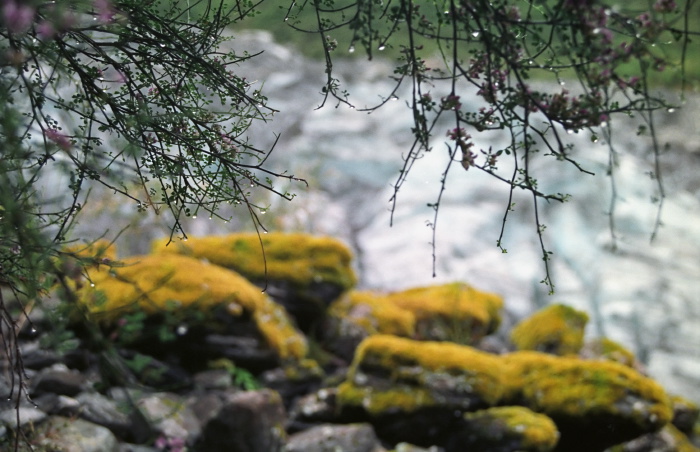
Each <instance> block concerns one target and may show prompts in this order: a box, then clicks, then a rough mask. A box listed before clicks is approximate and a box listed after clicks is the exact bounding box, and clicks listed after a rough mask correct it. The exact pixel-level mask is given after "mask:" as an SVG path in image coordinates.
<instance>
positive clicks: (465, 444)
mask: <svg viewBox="0 0 700 452" xmlns="http://www.w3.org/2000/svg"><path fill="white" fill-rule="evenodd" d="M464 419H465V421H466V423H465V427H464V428H463V429H462V431H461V432H460V433H459V434H458V435H455V436H454V437H453V438H452V439H451V440H450V442H451V443H452V444H453V445H454V447H452V448H453V449H457V447H460V448H461V450H484V451H486V450H488V451H494V452H495V451H504V452H505V451H516V450H517V451H523V452H548V451H550V450H552V449H554V447H555V446H556V445H557V442H558V440H559V431H558V430H557V426H556V425H555V423H554V421H552V419H550V418H549V417H547V416H545V415H543V414H539V413H535V412H534V411H532V410H530V409H528V408H525V407H519V406H506V407H494V408H487V409H484V410H479V411H475V412H472V413H465V414H464Z"/></svg>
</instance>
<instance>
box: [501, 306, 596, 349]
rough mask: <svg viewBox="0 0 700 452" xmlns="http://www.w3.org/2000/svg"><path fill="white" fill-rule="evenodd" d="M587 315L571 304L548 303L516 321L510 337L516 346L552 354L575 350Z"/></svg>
mask: <svg viewBox="0 0 700 452" xmlns="http://www.w3.org/2000/svg"><path fill="white" fill-rule="evenodd" d="M586 323H588V315H587V314H586V313H585V312H581V311H578V310H576V309H574V308H572V307H569V306H566V305H562V304H554V305H550V306H547V307H545V308H543V309H541V310H539V311H537V312H536V313H534V314H533V315H531V316H530V317H528V318H526V319H525V320H523V321H521V322H520V323H518V324H517V325H516V326H515V327H514V328H513V330H512V331H511V335H510V338H511V341H512V342H513V344H514V345H515V347H516V348H517V349H518V350H535V351H540V352H544V353H551V354H554V355H560V356H561V355H567V354H576V353H578V352H579V350H581V347H582V346H583V336H584V332H585V331H584V330H585V327H586Z"/></svg>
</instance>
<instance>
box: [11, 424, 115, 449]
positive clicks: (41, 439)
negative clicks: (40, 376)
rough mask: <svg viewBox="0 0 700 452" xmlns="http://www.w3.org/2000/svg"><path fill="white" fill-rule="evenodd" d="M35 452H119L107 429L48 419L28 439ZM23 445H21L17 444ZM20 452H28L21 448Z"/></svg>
mask: <svg viewBox="0 0 700 452" xmlns="http://www.w3.org/2000/svg"><path fill="white" fill-rule="evenodd" d="M29 439H30V443H31V444H32V446H33V448H34V450H52V451H53V450H55V451H59V450H60V451H61V452H118V451H119V443H118V442H117V438H116V437H115V436H114V434H113V433H112V432H110V431H109V429H107V428H105V427H102V426H99V425H96V424H93V423H91V422H88V421H85V420H83V419H69V418H65V417H61V416H51V417H49V418H48V419H47V420H46V421H44V422H42V423H41V424H40V425H39V426H38V427H37V428H36V431H35V432H34V433H33V434H32V435H31V437H30V438H29ZM20 444H22V443H20ZM20 450H22V451H23V452H24V451H25V450H27V451H28V450H29V449H28V448H26V445H23V446H20Z"/></svg>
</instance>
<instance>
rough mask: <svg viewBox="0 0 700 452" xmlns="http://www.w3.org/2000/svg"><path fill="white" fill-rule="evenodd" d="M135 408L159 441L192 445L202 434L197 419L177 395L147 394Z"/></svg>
mask: <svg viewBox="0 0 700 452" xmlns="http://www.w3.org/2000/svg"><path fill="white" fill-rule="evenodd" d="M136 407H137V408H138V409H139V411H140V412H141V414H142V416H143V418H144V419H145V420H146V421H147V422H148V424H149V425H150V426H151V427H152V429H153V430H154V431H155V432H156V434H157V435H159V438H162V439H161V441H165V442H177V443H182V444H183V445H185V444H187V445H192V444H194V443H195V442H196V441H197V439H199V436H200V434H201V433H202V427H201V425H200V420H199V418H198V417H197V416H196V415H195V413H194V411H193V410H192V409H191V408H190V406H189V405H188V404H187V403H186V400H185V399H184V398H183V397H181V396H179V395H177V394H171V393H166V392H160V393H153V394H147V395H144V396H143V397H141V398H140V399H138V400H137V401H136Z"/></svg>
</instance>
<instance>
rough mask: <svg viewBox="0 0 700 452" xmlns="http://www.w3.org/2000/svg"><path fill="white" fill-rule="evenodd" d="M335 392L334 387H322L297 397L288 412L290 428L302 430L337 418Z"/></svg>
mask: <svg viewBox="0 0 700 452" xmlns="http://www.w3.org/2000/svg"><path fill="white" fill-rule="evenodd" d="M336 394H337V389H336V388H322V389H319V390H318V391H316V392H314V393H311V394H306V395H304V396H302V397H299V398H297V399H296V400H295V401H294V404H293V405H292V408H291V410H290V412H289V423H290V429H297V430H303V429H304V428H308V427H309V426H312V425H315V424H319V423H330V422H333V421H335V420H337V419H338V412H337V406H336V401H335V399H336Z"/></svg>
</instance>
